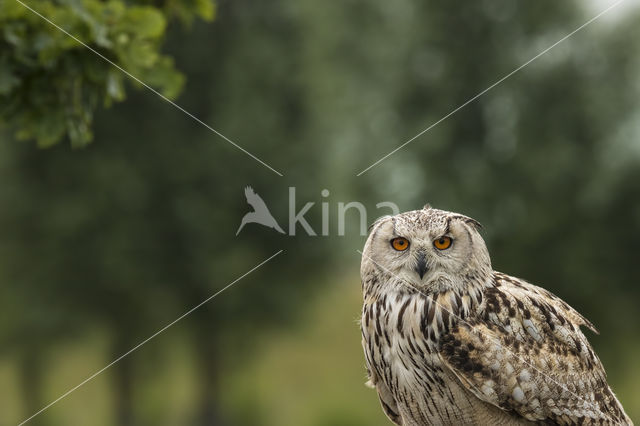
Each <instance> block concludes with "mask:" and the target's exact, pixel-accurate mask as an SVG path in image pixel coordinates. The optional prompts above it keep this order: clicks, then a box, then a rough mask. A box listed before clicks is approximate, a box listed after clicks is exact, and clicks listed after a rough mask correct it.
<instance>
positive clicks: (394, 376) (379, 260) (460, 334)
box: [361, 207, 632, 426]
mask: <svg viewBox="0 0 640 426" xmlns="http://www.w3.org/2000/svg"><path fill="white" fill-rule="evenodd" d="M479 226H480V225H479V224H478V222H476V221H475V220H473V219H471V218H468V217H466V216H463V215H460V214H456V213H451V212H446V211H442V210H437V209H432V208H429V207H425V209H423V210H416V211H412V212H407V213H403V214H400V215H396V216H390V217H385V218H382V219H380V220H378V221H377V222H376V223H375V224H374V225H373V226H372V229H371V234H370V236H369V238H368V240H367V243H366V245H365V248H364V252H363V256H362V267H361V276H362V286H363V298H364V305H363V310H362V324H361V326H362V344H363V347H364V352H365V358H366V363H367V369H368V373H369V379H370V381H369V383H370V384H371V385H372V386H374V387H375V388H376V390H377V391H378V395H379V397H380V401H381V404H382V408H383V410H384V411H385V413H386V414H387V416H388V417H389V418H390V419H391V420H392V421H393V422H395V423H396V424H398V425H405V426H407V425H442V424H450V425H461V424H478V425H512V424H536V423H537V424H632V423H631V420H630V419H629V418H628V417H627V415H626V414H625V413H624V410H623V408H622V405H621V404H620V403H619V402H618V400H617V399H616V397H615V395H614V394H613V392H612V391H611V388H610V387H609V385H608V384H607V381H606V374H605V371H604V368H603V367H602V364H601V363H600V360H599V359H598V357H597V355H596V354H595V353H594V351H593V349H592V348H591V346H590V345H589V342H588V341H587V339H586V337H585V336H584V334H582V331H581V330H580V326H585V327H587V328H589V329H591V330H593V331H595V329H594V327H593V325H591V323H589V321H587V320H586V319H585V318H584V317H583V316H582V315H580V314H579V313H578V312H577V311H575V310H574V309H573V308H571V307H570V306H569V305H568V304H567V303H565V302H564V301H562V300H561V299H559V298H558V297H556V296H554V295H553V294H551V293H550V292H548V291H547V290H544V289H542V288H540V287H537V286H534V285H532V284H529V283H527V282H525V281H523V280H520V279H518V278H514V277H510V276H508V275H505V274H502V273H500V272H496V271H493V269H492V268H491V261H490V258H489V253H488V251H487V248H486V246H485V244H484V241H483V239H482V237H481V236H480V234H479V232H478V228H479ZM398 238H399V239H400V240H402V241H400V243H399V244H398V245H397V246H396V245H395V243H393V242H392V240H394V239H398ZM443 238H444V239H443ZM405 239H406V240H405ZM403 241H406V242H407V243H408V247H406V246H405V245H404V242H403ZM447 244H450V245H449V246H448V247H446V248H442V247H445V246H447ZM394 247H395V248H394ZM438 247H441V248H438Z"/></svg>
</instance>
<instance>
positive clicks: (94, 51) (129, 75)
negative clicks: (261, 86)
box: [16, 0, 283, 177]
mask: <svg viewBox="0 0 640 426" xmlns="http://www.w3.org/2000/svg"><path fill="white" fill-rule="evenodd" d="M16 1H17V2H18V3H20V4H21V5H22V6H24V7H25V8H27V9H29V10H30V11H31V12H33V13H34V14H36V15H38V16H39V17H40V18H42V19H44V20H45V21H47V22H48V23H49V24H51V25H52V26H54V27H55V28H57V29H58V30H60V31H62V32H63V33H64V34H66V35H67V36H69V37H70V38H72V39H73V40H75V41H76V42H78V43H79V44H81V45H82V46H84V47H86V48H87V49H89V50H90V51H91V52H93V53H95V54H96V55H98V56H99V57H100V58H102V59H104V60H105V61H107V62H108V63H109V64H111V65H113V66H114V67H115V68H117V69H118V70H120V71H121V72H122V73H123V74H125V75H126V76H127V77H129V78H131V79H132V80H135V81H136V82H138V83H140V84H141V85H143V86H144V87H146V88H147V89H149V90H150V91H151V92H153V93H155V94H156V95H158V96H159V97H160V98H162V100H164V101H166V102H168V103H170V104H171V105H173V106H174V107H175V108H177V109H178V110H180V111H182V112H183V113H185V114H186V115H188V116H189V117H191V118H192V119H193V120H195V121H196V122H198V123H199V124H201V125H203V126H204V127H206V128H207V129H209V130H210V131H212V132H213V133H215V134H216V135H218V136H219V137H221V138H222V139H224V140H225V141H227V142H229V143H230V144H231V145H233V146H235V147H236V148H238V149H239V150H240V151H242V152H244V153H245V154H247V155H248V156H249V157H251V158H253V159H254V160H256V161H257V162H258V163H260V164H262V165H263V166H265V167H266V168H268V169H269V170H271V171H272V172H274V173H275V174H277V175H278V176H281V177H282V176H283V174H282V173H280V172H279V171H277V170H276V169H274V168H273V167H271V166H270V165H268V164H267V163H265V162H264V161H262V160H261V159H259V158H258V157H256V156H255V155H253V154H252V153H250V152H249V151H247V150H246V149H244V148H243V147H241V146H240V145H238V144H237V143H235V142H234V141H232V140H231V139H229V138H228V137H226V136H225V135H223V134H222V133H220V132H219V131H217V130H216V129H214V128H213V127H211V126H210V125H208V124H207V123H205V122H204V121H202V120H200V119H199V118H198V117H196V116H195V115H193V114H192V113H190V112H189V111H187V110H186V109H184V108H182V107H181V106H180V105H178V104H177V103H175V102H173V101H172V100H171V99H169V98H167V97H166V96H164V95H163V94H162V93H160V92H158V91H157V90H156V89H154V88H153V87H151V86H149V85H148V84H147V83H145V82H144V81H142V80H140V79H139V78H138V77H136V76H134V75H133V74H131V73H130V72H129V71H127V70H125V69H124V68H122V67H121V66H120V65H118V64H116V63H115V62H113V61H112V60H111V59H109V58H107V57H106V56H104V55H103V54H102V53H100V52H98V51H97V50H95V49H94V48H92V47H91V46H89V45H88V44H86V43H85V42H83V41H82V40H80V39H79V38H77V37H76V36H74V35H73V34H71V33H69V32H68V31H67V30H65V29H64V28H62V27H60V26H59V25H57V24H56V23H55V22H53V21H51V20H50V19H48V18H46V17H45V16H43V15H42V14H40V13H39V12H37V11H36V10H34V9H32V8H31V7H30V6H29V5H27V4H25V3H24V2H22V1H21V0H16Z"/></svg>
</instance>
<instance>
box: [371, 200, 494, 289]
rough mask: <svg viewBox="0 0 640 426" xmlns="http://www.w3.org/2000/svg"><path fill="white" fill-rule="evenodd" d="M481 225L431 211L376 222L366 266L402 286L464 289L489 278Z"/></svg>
mask: <svg viewBox="0 0 640 426" xmlns="http://www.w3.org/2000/svg"><path fill="white" fill-rule="evenodd" d="M479 227H480V224H479V223H478V222H476V221H475V220H473V219H471V218H469V217H466V216H463V215H460V214H456V213H451V212H447V211H443V210H437V209H433V208H425V209H423V210H415V211H410V212H406V213H401V214H399V215H396V216H389V217H386V218H383V219H380V220H379V221H378V222H376V223H375V224H374V226H373V229H372V231H371V234H370V235H369V239H368V240H367V243H366V245H365V251H364V257H363V265H364V263H365V262H367V258H368V260H369V262H368V263H372V264H373V265H370V266H374V267H376V269H379V270H383V271H385V272H387V273H389V274H391V275H393V276H395V277H397V278H399V279H401V280H402V281H405V282H407V283H409V284H410V285H413V286H414V287H417V288H419V289H423V290H425V291H441V290H444V289H449V288H454V287H456V286H458V285H463V283H464V282H467V281H468V280H469V278H474V277H473V275H477V277H475V278H480V276H479V275H481V274H489V273H490V272H491V261H490V259H489V254H488V252H487V248H486V246H485V243H484V240H483V239H482V237H481V236H480V234H479V233H478V228H479Z"/></svg>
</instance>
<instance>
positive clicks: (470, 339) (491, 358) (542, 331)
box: [440, 274, 631, 424]
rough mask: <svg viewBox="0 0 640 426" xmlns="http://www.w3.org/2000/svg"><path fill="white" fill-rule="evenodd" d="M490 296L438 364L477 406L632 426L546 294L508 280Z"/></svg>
mask: <svg viewBox="0 0 640 426" xmlns="http://www.w3.org/2000/svg"><path fill="white" fill-rule="evenodd" d="M495 285H496V287H491V288H488V289H486V290H485V293H484V296H485V298H486V307H485V311H484V316H483V317H482V318H480V319H473V320H472V319H469V320H465V321H461V322H460V323H459V324H458V325H457V326H456V327H453V328H452V329H451V330H450V333H448V334H447V335H445V336H443V337H442V338H441V339H442V340H441V343H442V344H441V350H440V356H441V358H442V360H443V362H444V364H445V365H446V366H448V367H449V368H450V369H451V370H452V371H453V372H454V374H455V375H456V376H457V377H458V379H459V380H460V381H461V382H462V383H463V385H464V386H465V387H466V388H467V389H469V390H470V391H471V392H472V393H473V394H474V395H475V396H476V397H478V398H479V399H481V400H483V401H485V402H488V403H490V404H493V405H495V406H497V407H499V408H502V409H503V410H505V411H509V412H513V413H517V414H518V415H520V416H522V417H524V418H526V419H528V420H531V421H550V422H553V423H557V424H582V423H581V422H582V421H586V423H589V422H590V421H603V422H604V423H607V424H609V423H616V424H631V420H630V419H629V418H628V417H627V416H626V415H625V413H624V410H623V409H622V406H621V405H620V403H619V402H618V400H617V399H616V397H615V396H614V394H613V392H612V391H611V389H610V388H609V386H608V384H607V381H606V374H605V371H604V368H603V367H602V364H601V363H600V360H599V359H598V357H597V356H596V355H595V353H594V351H593V349H592V348H591V346H590V345H589V342H588V341H587V339H586V337H585V336H584V334H582V332H581V331H580V328H579V327H580V325H586V326H588V327H591V328H592V327H593V326H592V325H591V324H589V323H588V322H587V320H586V319H584V318H583V317H582V316H581V315H580V314H579V313H578V312H576V311H575V310H574V309H572V308H571V307H570V306H569V305H567V304H566V303H565V302H564V301H562V300H561V299H559V298H557V297H556V296H554V295H552V294H551V293H549V292H548V291H546V290H544V289H542V288H539V287H536V286H533V285H531V284H528V283H526V282H524V281H520V280H518V279H516V278H512V277H508V276H505V275H501V274H500V275H497V276H496V281H495Z"/></svg>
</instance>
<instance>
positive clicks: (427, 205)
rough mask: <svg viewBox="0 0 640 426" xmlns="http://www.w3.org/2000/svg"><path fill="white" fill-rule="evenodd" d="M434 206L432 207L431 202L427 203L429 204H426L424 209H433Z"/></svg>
mask: <svg viewBox="0 0 640 426" xmlns="http://www.w3.org/2000/svg"><path fill="white" fill-rule="evenodd" d="M432 208H433V207H431V204H429V203H427V204H425V205H424V207H423V208H422V210H430V209H432Z"/></svg>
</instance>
